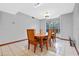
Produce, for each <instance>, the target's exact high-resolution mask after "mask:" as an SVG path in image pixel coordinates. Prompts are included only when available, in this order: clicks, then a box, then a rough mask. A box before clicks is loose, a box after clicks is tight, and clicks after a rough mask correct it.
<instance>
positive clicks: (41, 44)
mask: <svg viewBox="0 0 79 59" xmlns="http://www.w3.org/2000/svg"><path fill="white" fill-rule="evenodd" d="M40 47H41V52H42V51H43V43H40Z"/></svg>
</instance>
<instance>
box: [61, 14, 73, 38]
mask: <svg viewBox="0 0 79 59" xmlns="http://www.w3.org/2000/svg"><path fill="white" fill-rule="evenodd" d="M60 33H61V36H62V37H65V38H68V37H69V36H70V37H71V38H73V37H72V36H73V13H68V14H64V15H61V16H60Z"/></svg>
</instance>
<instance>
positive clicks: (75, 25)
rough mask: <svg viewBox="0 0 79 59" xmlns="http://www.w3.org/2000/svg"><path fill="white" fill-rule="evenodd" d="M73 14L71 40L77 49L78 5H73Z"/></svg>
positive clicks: (78, 33) (78, 39)
mask: <svg viewBox="0 0 79 59" xmlns="http://www.w3.org/2000/svg"><path fill="white" fill-rule="evenodd" d="M73 13H74V14H73V24H74V25H73V38H74V40H75V41H76V45H77V47H79V3H76V4H75V8H74V11H73Z"/></svg>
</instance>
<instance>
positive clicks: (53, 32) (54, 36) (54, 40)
mask: <svg viewBox="0 0 79 59" xmlns="http://www.w3.org/2000/svg"><path fill="white" fill-rule="evenodd" d="M51 38H52V40H53V42H56V30H52V36H51Z"/></svg>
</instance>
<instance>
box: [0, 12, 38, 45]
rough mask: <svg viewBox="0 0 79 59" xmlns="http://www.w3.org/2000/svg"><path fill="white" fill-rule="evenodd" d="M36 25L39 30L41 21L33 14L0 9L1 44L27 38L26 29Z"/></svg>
mask: <svg viewBox="0 0 79 59" xmlns="http://www.w3.org/2000/svg"><path fill="white" fill-rule="evenodd" d="M34 27H35V29H36V32H39V22H38V20H35V19H32V17H31V16H28V15H25V14H23V13H21V12H19V13H17V14H16V15H12V14H9V13H7V12H2V11H0V44H3V43H7V42H12V41H16V40H21V39H26V32H25V29H27V28H34Z"/></svg>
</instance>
